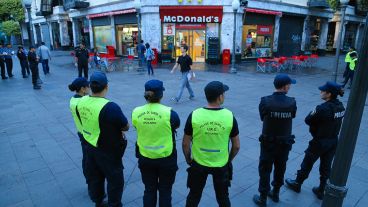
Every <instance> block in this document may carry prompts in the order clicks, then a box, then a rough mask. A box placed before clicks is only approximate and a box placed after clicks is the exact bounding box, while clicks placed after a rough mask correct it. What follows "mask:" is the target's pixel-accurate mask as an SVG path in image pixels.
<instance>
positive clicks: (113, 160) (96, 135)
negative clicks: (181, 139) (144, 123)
mask: <svg viewBox="0 0 368 207" xmlns="http://www.w3.org/2000/svg"><path fill="white" fill-rule="evenodd" d="M90 88H91V91H92V95H91V96H84V97H82V98H81V100H80V101H79V103H78V105H77V114H79V118H80V120H81V123H82V129H83V130H82V134H83V137H84V139H85V140H86V142H87V144H86V152H87V153H86V154H87V157H86V160H85V173H86V177H87V180H88V182H87V184H88V193H89V196H90V198H91V200H92V201H93V202H94V203H95V204H96V206H106V202H104V201H103V199H104V197H105V189H104V188H105V184H104V183H105V179H106V180H107V197H108V206H110V207H121V206H122V203H121V197H122V194H123V187H124V176H123V163H122V157H123V155H124V151H125V148H126V145H127V141H126V138H125V135H124V131H127V130H128V129H129V124H128V120H127V118H126V117H125V116H124V114H123V112H122V111H121V108H120V107H119V106H118V105H117V104H116V103H114V102H111V101H109V100H108V99H106V98H105V96H106V94H107V92H108V81H107V78H106V75H105V74H104V73H102V72H101V71H96V72H94V73H93V74H92V75H91V78H90Z"/></svg>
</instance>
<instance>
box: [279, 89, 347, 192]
mask: <svg viewBox="0 0 368 207" xmlns="http://www.w3.org/2000/svg"><path fill="white" fill-rule="evenodd" d="M319 89H320V90H321V91H327V92H330V93H331V94H334V95H336V96H337V94H338V91H339V90H340V89H341V86H340V85H338V84H336V83H333V82H327V83H326V84H325V85H324V86H321V87H319ZM344 113H345V108H344V105H343V104H342V103H341V102H340V101H339V100H338V99H336V98H332V99H330V100H328V101H326V102H324V103H322V104H320V105H318V106H317V107H316V108H315V109H314V110H313V111H312V112H310V113H309V114H308V116H307V117H306V118H305V123H306V124H307V125H308V126H309V132H310V133H311V135H312V137H313V139H312V140H311V141H310V142H309V146H308V148H307V150H305V157H304V159H303V162H302V164H301V166H300V170H298V173H297V177H296V180H290V179H287V180H286V182H287V184H288V186H289V187H291V189H293V190H294V191H297V192H298V191H299V192H300V188H301V185H302V183H303V182H304V180H305V179H307V178H308V175H309V173H310V171H311V170H312V168H313V164H314V163H315V162H316V161H317V160H318V159H320V161H321V163H320V167H319V172H320V186H319V187H318V188H314V189H313V192H314V193H315V194H316V195H317V197H318V198H320V199H322V198H323V192H324V188H325V186H326V182H327V180H328V178H329V176H330V171H331V164H332V160H333V157H334V155H335V151H336V147H337V141H338V134H339V132H340V128H341V123H342V119H343V117H344Z"/></svg>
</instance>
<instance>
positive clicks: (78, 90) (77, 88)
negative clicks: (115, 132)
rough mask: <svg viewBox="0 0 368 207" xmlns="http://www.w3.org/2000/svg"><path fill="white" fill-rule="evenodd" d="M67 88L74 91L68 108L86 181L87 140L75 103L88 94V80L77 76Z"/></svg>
mask: <svg viewBox="0 0 368 207" xmlns="http://www.w3.org/2000/svg"><path fill="white" fill-rule="evenodd" d="M68 88H69V90H70V91H73V92H75V94H74V96H73V97H72V98H71V99H70V102H69V109H70V112H71V113H72V117H73V120H74V124H75V126H76V128H77V134H78V137H79V140H80V142H81V147H82V170H83V175H84V177H85V178H86V181H87V176H86V170H85V169H86V167H85V163H86V157H87V153H86V144H87V142H86V141H85V139H84V137H83V128H82V123H81V121H80V119H79V117H78V115H77V105H78V103H79V101H80V100H81V98H82V97H83V96H86V95H88V94H89V82H88V81H87V79H85V78H81V77H79V78H76V79H75V80H74V81H73V82H72V83H71V84H69V86H68Z"/></svg>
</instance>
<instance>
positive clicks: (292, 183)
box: [285, 178, 302, 193]
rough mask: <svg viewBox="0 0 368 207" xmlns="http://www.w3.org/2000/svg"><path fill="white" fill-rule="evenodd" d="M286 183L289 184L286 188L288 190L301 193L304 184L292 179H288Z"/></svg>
mask: <svg viewBox="0 0 368 207" xmlns="http://www.w3.org/2000/svg"><path fill="white" fill-rule="evenodd" d="M285 182H286V184H287V185H286V186H287V187H288V188H290V189H291V190H293V191H295V192H297V193H300V189H301V187H302V184H301V183H299V182H298V181H297V180H292V179H289V178H288V179H286V180H285Z"/></svg>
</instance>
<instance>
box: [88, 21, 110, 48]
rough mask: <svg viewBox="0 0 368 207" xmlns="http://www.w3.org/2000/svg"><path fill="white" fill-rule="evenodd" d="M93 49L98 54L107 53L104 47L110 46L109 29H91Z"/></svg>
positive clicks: (102, 27) (103, 27)
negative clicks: (96, 50) (95, 49)
mask: <svg viewBox="0 0 368 207" xmlns="http://www.w3.org/2000/svg"><path fill="white" fill-rule="evenodd" d="M93 34H94V43H95V48H97V49H98V51H100V52H107V50H106V46H108V45H111V40H112V36H111V27H110V26H97V27H93Z"/></svg>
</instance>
